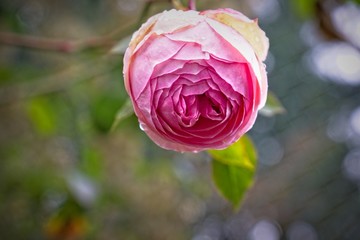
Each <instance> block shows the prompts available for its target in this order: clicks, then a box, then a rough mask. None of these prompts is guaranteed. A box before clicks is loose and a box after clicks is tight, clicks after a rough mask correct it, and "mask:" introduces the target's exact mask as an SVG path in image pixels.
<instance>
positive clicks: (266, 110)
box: [259, 91, 286, 117]
mask: <svg viewBox="0 0 360 240" xmlns="http://www.w3.org/2000/svg"><path fill="white" fill-rule="evenodd" d="M285 111H286V110H285V108H284V107H283V105H282V104H281V102H280V100H279V99H278V98H277V97H276V96H275V94H274V93H273V92H270V91H269V92H268V96H267V99H266V104H265V106H264V107H263V108H262V109H260V111H259V113H260V114H262V115H264V116H266V117H272V116H274V115H277V114H281V113H284V112H285Z"/></svg>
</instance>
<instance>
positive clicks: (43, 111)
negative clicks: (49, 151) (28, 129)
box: [27, 97, 57, 135]
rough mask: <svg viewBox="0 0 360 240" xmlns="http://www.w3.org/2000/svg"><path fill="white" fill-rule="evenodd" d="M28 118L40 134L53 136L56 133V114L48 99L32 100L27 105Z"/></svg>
mask: <svg viewBox="0 0 360 240" xmlns="http://www.w3.org/2000/svg"><path fill="white" fill-rule="evenodd" d="M27 112H28V116H29V118H30V120H31V122H32V124H33V125H34V127H35V129H36V131H37V132H38V133H39V134H43V135H51V134H54V133H55V131H56V125H57V120H56V112H55V109H54V106H52V104H51V103H50V102H49V101H48V98H46V97H39V98H35V99H32V100H31V101H30V102H29V103H28V105H27Z"/></svg>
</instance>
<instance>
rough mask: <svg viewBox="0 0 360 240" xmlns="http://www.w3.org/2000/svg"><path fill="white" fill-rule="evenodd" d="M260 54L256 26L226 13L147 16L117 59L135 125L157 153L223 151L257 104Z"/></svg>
mask: <svg viewBox="0 0 360 240" xmlns="http://www.w3.org/2000/svg"><path fill="white" fill-rule="evenodd" d="M268 48H269V41H268V39H267V37H266V36H265V33H264V32H263V31H262V30H261V29H260V28H259V26H258V23H257V20H250V19H249V18H247V17H246V16H244V15H243V14H241V13H240V12H237V11H234V10H232V9H218V10H209V11H204V12H197V11H193V10H189V11H177V10H171V11H165V12H163V13H160V14H157V15H155V16H153V17H151V18H150V19H149V20H148V21H147V22H146V23H145V24H143V25H142V27H141V28H140V29H139V30H138V31H137V32H135V33H134V35H133V37H132V40H131V42H130V45H129V47H128V49H127V50H126V53H125V57H124V81H125V88H126V91H127V92H128V94H129V95H130V98H131V100H132V103H133V107H134V110H135V114H136V115H137V117H138V119H139V122H140V127H141V128H142V129H143V130H144V131H145V132H146V134H147V135H148V136H149V137H150V138H151V139H152V140H153V141H154V142H155V143H156V144H158V145H159V146H160V147H162V148H165V149H170V150H175V151H180V152H184V151H192V152H198V151H202V150H207V149H224V148H226V147H228V146H229V145H231V144H232V143H234V142H236V141H237V140H238V139H239V138H240V137H241V136H242V135H243V134H245V133H246V132H247V131H248V130H249V129H250V128H251V127H252V126H253V124H254V122H255V119H256V116H257V112H258V110H259V109H260V108H262V107H263V106H264V104H265V101H266V96H267V76H266V71H265V65H264V64H263V61H264V60H265V58H266V55H267V52H268Z"/></svg>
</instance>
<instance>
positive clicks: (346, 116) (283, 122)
mask: <svg viewBox="0 0 360 240" xmlns="http://www.w3.org/2000/svg"><path fill="white" fill-rule="evenodd" d="M197 2H198V3H197V5H198V8H199V10H203V9H208V8H219V7H230V8H234V9H236V10H240V11H242V12H244V13H245V14H246V15H248V16H250V17H251V18H256V17H258V18H259V23H260V26H261V27H262V28H263V29H264V30H265V31H266V33H267V36H268V37H269V39H270V53H269V55H268V58H267V60H266V63H267V71H268V74H269V86H270V90H272V91H273V92H274V93H275V94H276V95H277V96H278V97H279V99H280V100H281V102H282V103H283V105H284V106H285V108H286V113H285V114H282V115H278V116H275V117H270V118H267V117H263V116H260V117H259V118H258V119H257V122H256V124H255V126H254V128H253V129H252V130H251V131H250V135H251V137H252V138H253V140H254V143H255V145H256V146H257V148H258V153H259V163H258V167H257V174H256V181H255V184H254V186H253V188H252V189H251V190H250V191H249V192H248V193H247V195H246V197H245V199H244V202H243V205H242V207H241V208H240V210H239V211H233V210H232V208H231V206H230V205H229V204H228V203H227V202H226V201H225V200H223V199H222V198H221V197H220V196H219V194H218V192H217V191H216V190H215V188H214V185H213V182H212V180H211V176H210V175H211V174H210V172H211V171H210V170H211V169H210V166H209V165H210V164H209V158H208V157H207V155H206V154H179V153H175V152H170V151H165V150H162V149H160V148H159V147H157V146H156V145H155V144H153V143H152V142H151V141H150V140H149V139H148V138H147V137H146V135H145V134H144V133H143V132H142V131H140V129H139V126H138V122H137V119H136V118H135V117H134V116H132V117H129V118H127V119H126V120H124V121H122V122H121V123H120V125H119V126H118V127H117V129H116V130H115V131H113V132H109V129H110V127H111V125H112V122H113V120H114V117H115V115H116V112H117V110H118V109H119V108H120V107H121V106H122V105H123V104H124V103H125V101H126V99H127V96H126V93H125V90H124V86H123V81H122V56H121V54H115V55H109V54H107V53H108V51H109V49H110V48H111V46H112V45H113V44H115V43H116V42H119V41H120V45H119V48H120V49H121V48H124V43H126V41H125V40H124V41H122V39H126V38H127V37H128V36H129V34H131V33H132V32H133V31H134V30H135V28H136V27H137V26H139V25H138V24H139V23H140V22H143V21H145V19H146V18H147V17H149V16H151V15H152V14H154V13H157V12H160V11H163V10H164V9H169V8H171V5H170V3H168V1H153V3H152V4H147V3H145V1H144V0H131V1H130V0H108V1H100V0H87V1H86V0H78V1H70V0H62V1H60V0H58V1H57V0H53V1H47V0H2V1H1V2H0V239H130V240H131V239H133V240H137V239H154V240H155V239H156V240H158V239H172V240H177V239H179V240H182V239H192V240H225V239H227V240H233V239H234V240H235V239H247V240H277V239H288V240H303V239H307V240H318V239H326V240H328V239H349V240H353V239H360V198H359V197H360V193H359V186H360V185H359V184H360V91H359V90H360V6H359V5H358V4H359V2H358V1H341V0H306V1H305V0H289V1H286V0H223V1H218V0H198V1H197ZM142 13H145V15H144V14H143V15H144V17H141V15H142ZM9 32H11V33H16V35H14V34H9ZM24 36H25V37H24ZM30 36H32V37H30ZM34 37H36V38H34ZM45 38H46V39H45ZM49 39H51V40H49ZM125 46H126V45H125Z"/></svg>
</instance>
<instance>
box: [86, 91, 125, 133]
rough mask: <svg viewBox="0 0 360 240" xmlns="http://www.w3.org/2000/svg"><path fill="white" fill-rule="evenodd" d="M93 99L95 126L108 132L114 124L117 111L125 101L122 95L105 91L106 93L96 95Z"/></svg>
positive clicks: (92, 108)
mask: <svg viewBox="0 0 360 240" xmlns="http://www.w3.org/2000/svg"><path fill="white" fill-rule="evenodd" d="M93 101H94V102H93V103H92V104H91V116H92V119H93V121H94V124H95V127H96V128H97V129H98V130H100V131H102V132H108V131H109V129H110V128H111V126H112V124H113V121H114V116H115V115H116V111H117V110H118V109H119V107H120V106H121V103H122V102H123V100H122V96H121V95H120V94H118V95H114V94H112V93H111V92H105V94H103V93H101V95H100V96H97V97H95V99H94V100H93Z"/></svg>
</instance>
